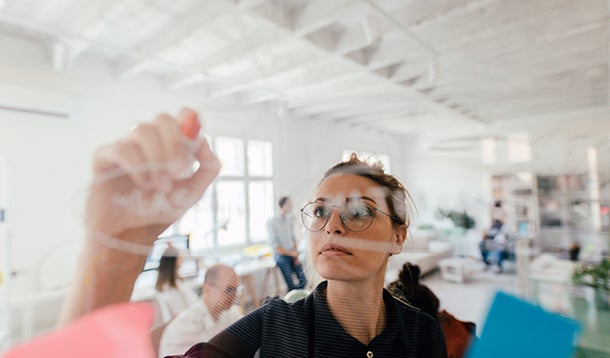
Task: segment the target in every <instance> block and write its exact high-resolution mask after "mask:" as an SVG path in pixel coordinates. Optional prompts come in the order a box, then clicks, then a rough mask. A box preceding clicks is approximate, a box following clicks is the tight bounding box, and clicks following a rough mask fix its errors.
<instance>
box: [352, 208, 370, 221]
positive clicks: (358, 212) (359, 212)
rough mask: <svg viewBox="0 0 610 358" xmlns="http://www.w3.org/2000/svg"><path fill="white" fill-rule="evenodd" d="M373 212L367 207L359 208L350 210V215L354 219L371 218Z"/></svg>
mask: <svg viewBox="0 0 610 358" xmlns="http://www.w3.org/2000/svg"><path fill="white" fill-rule="evenodd" d="M372 214H373V211H372V210H371V209H370V208H368V207H366V206H359V207H353V208H350V211H349V215H350V216H351V217H354V218H361V217H365V216H371V215H372Z"/></svg>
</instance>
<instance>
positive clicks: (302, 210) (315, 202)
mask: <svg viewBox="0 0 610 358" xmlns="http://www.w3.org/2000/svg"><path fill="white" fill-rule="evenodd" d="M317 203H319V204H322V203H323V202H320V201H310V202H309V203H307V204H305V205H303V207H302V208H301V210H300V211H301V222H302V223H303V226H305V229H307V230H308V231H310V232H318V231H322V230H323V229H324V227H326V225H328V222H329V221H330V217H331V215H328V217H326V222H324V225H322V226H321V227H320V228H319V229H318V230H312V229H310V228H309V227H307V224H306V223H305V220H304V219H303V215H306V214H305V212H304V210H305V208H306V207H307V206H309V205H311V204H317ZM327 207H328V208H330V210H331V212H332V209H335V208H336V209H341V211H342V210H343V209H345V207H343V206H339V205H328V206H327ZM366 208H367V209H370V210H372V211H373V215H372V216H373V218H372V219H371V221H370V222H369V224H368V225H367V226H366V227H365V228H363V229H360V230H353V229H351V228H350V227H349V226H348V225H347V224H346V223H345V221H344V219H343V217H344V215H341V214H339V220H341V224H342V225H343V227H344V228H346V229H348V230H349V231H351V232H362V231H365V230H366V229H368V228H369V227H371V225H373V221H374V220H375V217H376V216H375V215H374V213H377V212H378V213H381V214H383V215H385V216H387V217H389V218H390V220H392V222H393V223H399V222H400V219H399V218H398V217H397V216H396V215H392V214H388V213H386V212H385V211H383V210H381V209H379V208H377V207H373V208H371V207H368V206H366ZM331 214H332V213H331Z"/></svg>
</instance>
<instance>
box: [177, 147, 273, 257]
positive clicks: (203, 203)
mask: <svg viewBox="0 0 610 358" xmlns="http://www.w3.org/2000/svg"><path fill="white" fill-rule="evenodd" d="M208 140H209V141H210V144H211V146H212V148H214V150H215V152H216V154H217V155H218V157H219V159H220V160H221V162H222V169H221V171H220V174H219V177H218V178H217V180H216V181H215V182H214V183H213V184H212V185H211V186H210V187H209V188H208V190H206V192H205V194H204V196H203V197H202V198H201V200H200V201H199V202H198V203H197V204H196V205H194V206H193V207H192V208H191V209H189V210H188V211H187V212H186V213H185V214H184V215H183V216H182V217H181V218H180V220H178V222H177V223H176V224H175V225H173V226H172V228H173V230H171V232H179V233H190V235H191V248H192V249H193V250H207V249H213V248H219V247H230V246H239V245H248V244H250V243H254V242H260V241H265V240H267V231H266V222H267V220H268V219H269V218H270V217H272V216H273V213H274V212H273V208H274V195H273V156H272V145H271V143H270V142H266V141H260V140H244V139H241V138H232V137H215V138H208Z"/></svg>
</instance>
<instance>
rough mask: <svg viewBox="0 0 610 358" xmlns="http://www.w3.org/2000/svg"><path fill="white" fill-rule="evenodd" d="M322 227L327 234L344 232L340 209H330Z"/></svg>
mask: <svg viewBox="0 0 610 358" xmlns="http://www.w3.org/2000/svg"><path fill="white" fill-rule="evenodd" d="M324 229H325V230H326V233H327V234H329V235H331V234H343V233H345V226H344V225H343V221H341V211H340V210H339V209H334V210H332V212H331V213H330V217H329V218H328V222H327V223H326V227H325V228H324Z"/></svg>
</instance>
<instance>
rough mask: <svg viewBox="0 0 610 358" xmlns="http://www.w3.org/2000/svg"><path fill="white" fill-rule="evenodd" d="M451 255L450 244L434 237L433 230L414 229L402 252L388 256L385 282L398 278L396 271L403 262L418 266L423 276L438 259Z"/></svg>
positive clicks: (432, 268)
mask: <svg viewBox="0 0 610 358" xmlns="http://www.w3.org/2000/svg"><path fill="white" fill-rule="evenodd" d="M452 255H453V247H452V245H451V244H450V243H448V242H444V241H441V240H438V239H436V235H435V234H434V232H427V231H414V232H412V233H410V234H409V235H408V238H407V240H406V242H405V245H404V246H403V250H402V252H401V253H399V254H397V255H393V256H392V257H390V261H389V262H388V266H387V268H386V275H385V284H386V285H387V284H389V283H390V282H392V281H394V280H396V279H397V278H398V273H399V272H400V270H401V269H402V266H403V265H404V264H405V262H410V263H412V264H414V265H417V266H419V270H420V272H421V275H422V276H424V275H426V274H427V273H429V272H431V271H433V270H435V269H436V268H437V267H438V264H439V261H440V260H442V259H444V258H446V257H451V256H452Z"/></svg>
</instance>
